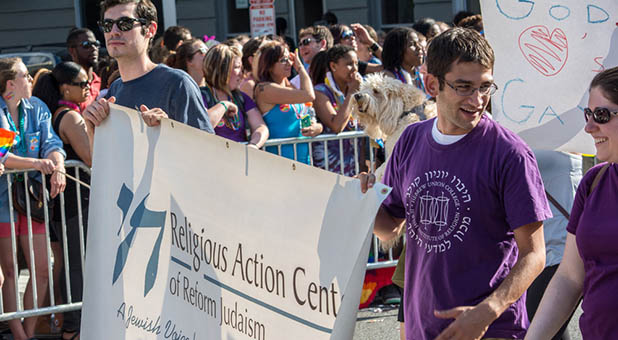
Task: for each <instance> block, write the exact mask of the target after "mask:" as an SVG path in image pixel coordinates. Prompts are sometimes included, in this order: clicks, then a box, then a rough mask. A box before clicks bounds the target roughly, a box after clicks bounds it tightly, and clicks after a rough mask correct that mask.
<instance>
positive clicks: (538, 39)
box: [519, 25, 569, 77]
mask: <svg viewBox="0 0 618 340" xmlns="http://www.w3.org/2000/svg"><path fill="white" fill-rule="evenodd" d="M519 50H520V51H521V53H522V54H523V55H524V58H526V60H527V61H528V62H529V63H530V65H532V67H534V68H535V69H536V70H537V71H539V72H540V73H541V74H542V75H544V76H546V77H551V76H555V75H556V74H558V73H560V71H562V68H563V67H564V65H565V64H566V61H567V59H568V57H569V44H568V41H567V37H566V34H564V31H563V30H561V29H560V28H556V29H554V30H553V31H552V32H551V34H550V33H549V29H548V28H547V27H545V26H542V25H537V26H532V27H530V28H528V29H526V30H524V31H523V32H521V34H520V35H519Z"/></svg>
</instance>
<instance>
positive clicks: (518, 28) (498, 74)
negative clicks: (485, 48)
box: [481, 0, 618, 154]
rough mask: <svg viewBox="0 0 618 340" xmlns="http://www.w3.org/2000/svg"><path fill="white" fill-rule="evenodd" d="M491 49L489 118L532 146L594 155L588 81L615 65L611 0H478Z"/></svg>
mask: <svg viewBox="0 0 618 340" xmlns="http://www.w3.org/2000/svg"><path fill="white" fill-rule="evenodd" d="M481 7H482V14H483V23H484V27H485V35H486V37H487V39H488V40H489V42H490V43H491V45H492V47H493V48H494V51H495V53H496V64H495V67H494V77H495V79H496V83H497V84H498V86H499V90H498V92H497V93H496V94H495V95H494V96H493V99H492V111H493V114H494V118H495V119H496V120H498V121H499V122H500V123H501V124H503V125H505V126H506V127H508V128H509V129H511V130H513V131H515V132H517V133H518V134H519V135H520V136H521V137H522V138H523V139H524V140H525V141H526V142H527V143H528V144H529V145H530V146H531V147H533V148H540V149H548V150H554V149H557V150H562V151H572V152H582V153H588V154H594V152H595V149H594V143H593V140H592V138H591V137H590V136H589V135H588V134H586V133H585V132H584V125H585V121H584V113H583V109H584V108H585V107H587V106H588V86H589V85H590V81H591V80H592V78H593V77H594V76H595V75H596V74H597V73H598V72H600V71H602V70H604V69H606V68H610V67H614V66H616V65H618V27H617V22H618V17H617V15H618V1H616V0H594V1H581V0H563V1H559V2H556V1H541V0H481Z"/></svg>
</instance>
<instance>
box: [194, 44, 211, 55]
mask: <svg viewBox="0 0 618 340" xmlns="http://www.w3.org/2000/svg"><path fill="white" fill-rule="evenodd" d="M206 52H208V49H207V48H206V47H204V46H202V47H200V48H198V49H197V50H195V52H193V53H191V57H193V56H194V55H196V54H198V53H201V54H203V55H206Z"/></svg>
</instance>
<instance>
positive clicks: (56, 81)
mask: <svg viewBox="0 0 618 340" xmlns="http://www.w3.org/2000/svg"><path fill="white" fill-rule="evenodd" d="M81 70H82V67H81V66H80V65H79V64H77V63H74V62H72V61H64V62H61V63H60V64H58V65H56V67H54V69H53V70H52V71H51V72H49V73H46V74H44V75H42V76H41V77H40V78H39V80H38V81H37V83H36V85H34V88H33V89H32V95H33V96H36V97H39V99H41V100H42V101H43V102H44V103H45V104H47V107H49V111H50V112H52V113H53V112H56V110H57V109H58V106H59V105H58V101H59V100H60V99H62V94H61V93H60V85H62V84H70V83H72V82H73V80H74V79H75V78H76V77H77V76H78V75H79V72H80V71H81Z"/></svg>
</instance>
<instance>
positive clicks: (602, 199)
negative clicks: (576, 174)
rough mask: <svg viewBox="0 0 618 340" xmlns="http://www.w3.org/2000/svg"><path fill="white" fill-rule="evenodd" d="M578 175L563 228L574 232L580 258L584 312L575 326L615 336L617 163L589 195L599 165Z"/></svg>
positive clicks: (590, 334) (587, 333)
mask: <svg viewBox="0 0 618 340" xmlns="http://www.w3.org/2000/svg"><path fill="white" fill-rule="evenodd" d="M605 164H606V163H603V164H599V165H597V166H595V167H593V168H592V169H590V170H589V171H588V172H587V173H586V175H585V176H584V178H583V179H582V181H581V183H580V185H579V187H578V188H577V193H576V194H575V201H574V202H573V209H572V210H571V219H570V221H569V224H568V225H567V231H568V232H569V233H571V234H574V235H575V240H576V242H577V250H578V251H579V256H581V258H582V260H583V262H584V271H585V276H584V287H583V294H584V301H583V302H582V309H583V311H584V313H583V314H582V316H581V318H580V319H579V327H580V328H581V331H582V336H583V338H584V339H618V323H617V322H616V315H617V314H618V294H616V291H617V290H618V247H617V246H616V245H617V244H618V211H617V209H616V206H617V202H618V166H617V165H616V164H612V165H610V166H609V168H607V170H606V171H605V173H604V174H603V177H601V180H600V181H599V183H598V184H597V186H596V187H595V188H594V190H593V191H592V193H591V194H590V196H588V192H589V191H590V186H591V185H592V182H593V181H594V178H595V177H596V176H597V173H598V172H599V170H600V169H601V167H602V166H603V165H605Z"/></svg>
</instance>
